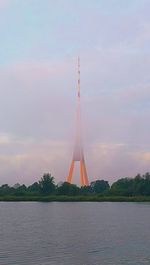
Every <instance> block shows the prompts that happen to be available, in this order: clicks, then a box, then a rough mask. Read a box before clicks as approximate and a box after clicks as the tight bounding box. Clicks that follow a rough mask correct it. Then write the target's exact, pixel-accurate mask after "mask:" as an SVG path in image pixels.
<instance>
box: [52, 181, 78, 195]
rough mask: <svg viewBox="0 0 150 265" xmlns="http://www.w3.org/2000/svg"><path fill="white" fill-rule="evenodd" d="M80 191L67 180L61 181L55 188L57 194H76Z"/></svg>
mask: <svg viewBox="0 0 150 265" xmlns="http://www.w3.org/2000/svg"><path fill="white" fill-rule="evenodd" d="M79 192H80V189H79V187H77V186H76V185H74V184H70V183H68V182H63V183H62V184H61V185H60V186H59V187H58V188H57V194H59V195H72V196H73V195H78V194H79Z"/></svg>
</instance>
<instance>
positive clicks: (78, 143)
mask: <svg viewBox="0 0 150 265" xmlns="http://www.w3.org/2000/svg"><path fill="white" fill-rule="evenodd" d="M75 162H79V165H80V184H81V186H88V185H89V181H88V176H87V171H86V166H85V160H84V154H83V146H82V138H81V103H80V58H79V57H78V84H77V116H76V134H75V145H74V150H73V159H72V162H71V166H70V169H69V175H68V176H67V182H69V183H72V177H73V171H74V165H75Z"/></svg>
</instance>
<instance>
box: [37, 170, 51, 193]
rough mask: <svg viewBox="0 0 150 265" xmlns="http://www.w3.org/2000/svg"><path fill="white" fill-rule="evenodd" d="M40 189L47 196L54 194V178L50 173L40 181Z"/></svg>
mask: <svg viewBox="0 0 150 265" xmlns="http://www.w3.org/2000/svg"><path fill="white" fill-rule="evenodd" d="M39 187H40V191H41V193H43V194H45V195H47V194H50V193H53V192H54V190H55V183H54V177H52V176H51V174H49V173H46V174H44V175H43V177H42V178H41V180H40V181H39Z"/></svg>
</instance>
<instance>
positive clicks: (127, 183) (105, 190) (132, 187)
mask: <svg viewBox="0 0 150 265" xmlns="http://www.w3.org/2000/svg"><path fill="white" fill-rule="evenodd" d="M67 196H69V199H66V198H67ZM143 196H145V197H147V199H141V198H143ZM75 197H76V199H75ZM2 198H5V199H8V200H20V198H23V200H43V201H46V200H48V201H53V200H58V201H59V199H60V200H61V201H63V200H64V201H65V200H72V201H78V200H81V201H82V200H84V201H85V200H87V201H88V200H90V201H101V200H102V201H103V200H104V201H105V200H106V201H107V200H111V201H113V200H114V201H116V200H118V201H119V200H120V201H121V200H125V199H124V198H127V199H126V200H127V201H128V200H129V201H131V200H132V201H134V198H138V199H137V201H138V200H149V198H150V173H148V172H147V173H146V174H144V175H140V174H138V175H136V176H135V177H134V178H128V177H124V178H120V179H119V180H117V181H116V182H114V183H113V184H112V186H111V187H110V186H109V183H108V181H105V180H100V179H98V180H95V181H92V182H91V184H90V185H89V186H82V187H78V186H76V185H74V184H70V183H68V182H61V183H59V184H58V185H55V182H54V177H52V175H51V174H50V173H46V174H44V175H43V177H42V178H41V179H40V181H39V182H34V183H33V184H31V185H30V186H28V187H27V186H25V185H24V184H23V185H20V184H19V183H16V184H15V185H14V186H12V187H11V186H9V185H8V184H3V185H2V186H0V200H1V199H2ZM42 198H43V199H42ZM56 198H58V199H56ZM116 198H118V199H116ZM122 198H123V199H122ZM131 198H133V199H131ZM139 198H140V199H139ZM135 200H136V199H135Z"/></svg>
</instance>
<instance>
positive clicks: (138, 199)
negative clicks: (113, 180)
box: [0, 195, 150, 202]
mask: <svg viewBox="0 0 150 265" xmlns="http://www.w3.org/2000/svg"><path fill="white" fill-rule="evenodd" d="M0 201H1V202H2V201H3V202H4V201H6V202H21V201H24V202H25V201H37V202H150V196H134V197H126V196H94V195H93V196H62V195H59V196H58V195H57V196H56V195H53V196H14V195H12V196H8V195H7V196H0Z"/></svg>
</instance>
